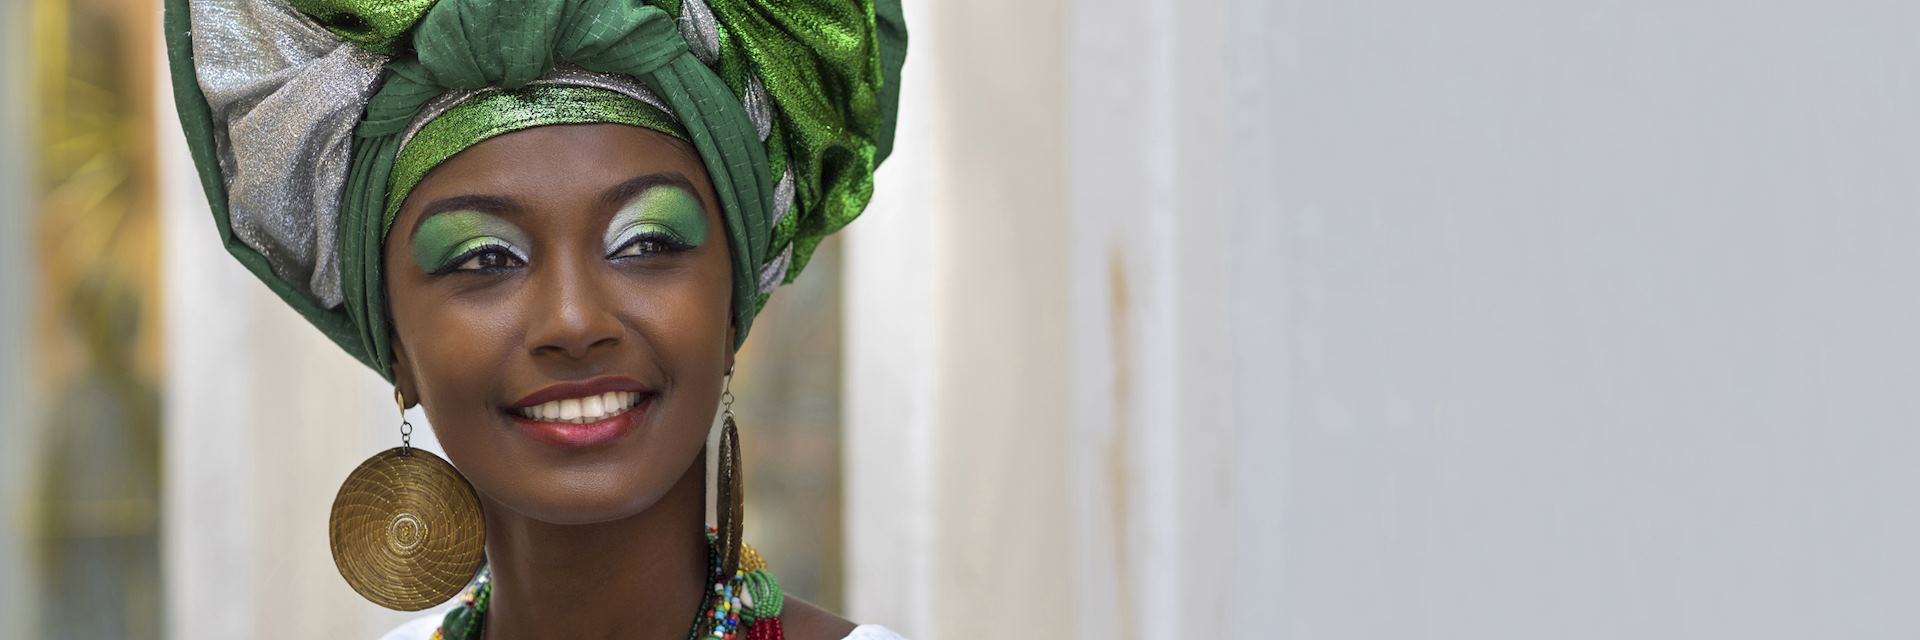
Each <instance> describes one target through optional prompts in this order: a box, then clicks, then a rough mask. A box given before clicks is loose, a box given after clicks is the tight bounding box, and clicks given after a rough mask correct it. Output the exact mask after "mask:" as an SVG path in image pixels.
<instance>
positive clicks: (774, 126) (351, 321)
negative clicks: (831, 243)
mask: <svg viewBox="0 0 1920 640" xmlns="http://www.w3.org/2000/svg"><path fill="white" fill-rule="evenodd" d="M166 3H167V4H166V7H167V15H166V25H167V27H166V28H167V49H168V55H169V58H170V59H171V65H172V66H171V70H172V76H173V78H172V79H173V85H174V93H175V101H176V106H177V107H178V109H179V111H180V119H181V124H182V126H183V128H184V129H185V130H186V133H187V141H188V147H189V149H190V150H191V151H192V153H193V157H194V161H195V164H196V165H197V166H198V168H199V171H200V178H201V183H202V187H203V188H204V189H205V190H206V193H207V198H208V201H209V203H210V204H211V205H212V209H213V216H214V221H215V224H216V226H217V227H218V230H219V232H220V234H221V238H222V241H223V243H224V244H225V246H226V248H227V250H228V252H229V253H232V254H233V255H234V257H235V258H237V259H238V260H239V261H240V262H241V263H242V264H244V265H245V266H246V267H247V268H248V269H249V270H250V271H252V272H253V273H254V275H256V276H258V277H259V278H260V279H261V280H262V281H264V282H265V283H266V284H267V286H268V287H269V288H271V289H272V290H273V291H274V292H275V293H276V294H278V295H279V296H280V297H281V298H282V299H283V300H285V301H286V302H287V303H288V304H290V305H292V306H293V307H294V309H295V310H297V311H299V312H300V314H301V315H302V316H304V317H305V318H306V319H307V320H308V321H309V322H312V323H313V324H314V326H316V327H318V328H319V329H320V330H321V331H322V332H323V333H325V334H326V335H327V336H328V337H329V338H331V339H332V340H333V341H334V342H335V343H337V344H339V345H340V346H341V347H342V348H344V349H346V350H347V352H348V353H351V354H352V355H354V356H355V357H356V358H358V359H359V360H361V361H362V362H364V363H366V364H367V365H368V366H370V367H372V368H374V369H375V370H376V371H379V372H380V373H381V374H382V375H384V376H386V377H388V378H389V379H391V378H392V370H391V364H392V356H391V348H390V345H389V344H388V338H389V336H388V331H389V329H388V320H387V311H386V303H385V300H384V298H383V296H384V294H385V292H384V288H383V286H382V266H383V265H382V264H381V257H382V252H381V247H382V244H383V243H384V241H385V237H386V233H387V231H388V229H389V227H390V226H391V224H392V221H393V216H394V215H395V213H396V212H397V211H398V209H399V206H400V203H401V202H403V201H404V200H405V198H406V195H407V193H409V192H410V191H411V190H412V188H413V187H414V186H415V185H417V184H418V183H419V181H420V180H421V179H422V178H424V177H425V175H426V173H427V172H428V171H431V170H432V168H433V167H434V166H436V165H438V164H439V163H440V162H442V161H444V160H446V159H447V158H449V157H452V156H453V155H454V154H457V153H458V152H459V151H461V150H463V149H465V148H467V147H470V146H472V145H473V144H477V143H479V142H480V141H482V140H485V139H487V138H489V137H491V136H494V135H500V134H503V133H507V132H510V131H515V130H519V129H524V128H528V127H534V126H543V125H550V124H575V123H587V122H614V123H621V124H629V125H634V126H641V127H646V128H649V129H653V130H655V131H660V132H663V133H666V134H668V135H673V136H676V137H679V138H681V139H683V140H686V141H688V142H690V143H692V145H693V147H694V148H695V149H696V150H697V151H698V152H699V154H700V158H701V161H702V162H703V164H704V165H705V166H706V169H707V173H708V177H709V178H710V179H711V180H712V183H713V185H714V188H715V191H716V192H717V193H718V195H719V199H720V205H721V209H722V218H723V219H724V220H725V223H726V231H727V233H726V236H727V242H728V246H729V249H730V252H731V255H732V260H733V265H732V266H733V292H732V294H733V322H734V325H735V327H736V329H737V331H736V339H737V340H741V341H744V340H745V338H746V335H747V330H748V329H749V327H750V326H751V325H752V322H753V317H754V315H755V314H756V313H757V312H758V311H759V309H760V307H761V306H762V305H764V304H765V303H766V300H767V296H768V295H770V294H771V293H772V291H773V289H774V288H775V287H777V286H779V285H780V284H783V283H785V282H790V281H791V280H792V279H793V278H794V277H795V276H796V275H798V274H799V272H800V270H801V269H802V268H804V267H805V266H806V263H807V260H808V257H809V256H811V254H812V252H813V249H814V248H815V247H816V246H817V245H818V244H819V242H820V240H821V239H822V238H823V237H825V236H826V235H827V234H829V233H832V232H834V231H836V230H838V229H839V228H840V227H842V226H844V225H845V224H846V223H847V222H849V221H851V220H852V219H853V218H854V217H856V216H858V215H859V214H860V212H861V210H862V209H864V208H865V206H866V204H867V201H868V199H869V198H870V197H871V195H872V191H873V172H874V169H875V168H877V167H878V166H879V164H880V162H881V161H882V160H884V159H885V158H886V156H887V155H888V153H889V152H890V151H891V149H892V139H893V125H894V114H895V107H896V105H897V103H898V98H899V70H900V66H901V63H902V62H903V61H904V57H905V45H906V32H905V29H904V25H903V24H902V22H901V20H900V12H899V5H898V0H844V1H829V0H791V1H779V0H761V1H754V0H166ZM736 346H737V345H736Z"/></svg>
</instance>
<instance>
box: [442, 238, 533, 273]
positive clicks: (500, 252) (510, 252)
mask: <svg viewBox="0 0 1920 640" xmlns="http://www.w3.org/2000/svg"><path fill="white" fill-rule="evenodd" d="M525 266H527V256H526V255H525V254H524V253H522V252H520V251H519V250H517V249H515V248H514V247H513V245H511V244H508V243H507V242H506V241H504V240H500V239H498V238H475V239H473V240H470V241H467V242H466V243H463V244H462V245H461V246H460V248H459V249H456V250H455V252H454V255H453V257H451V258H448V259H447V260H445V261H443V262H441V264H440V266H439V267H438V268H436V269H434V270H433V271H432V273H430V274H429V275H436V276H438V275H445V274H449V273H453V272H456V271H471V272H479V273H498V272H501V271H508V270H511V269H518V268H521V267H525Z"/></svg>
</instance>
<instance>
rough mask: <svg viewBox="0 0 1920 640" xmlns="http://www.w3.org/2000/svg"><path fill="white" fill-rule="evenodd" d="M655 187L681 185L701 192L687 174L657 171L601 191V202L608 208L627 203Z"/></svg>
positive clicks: (691, 191)
mask: <svg viewBox="0 0 1920 640" xmlns="http://www.w3.org/2000/svg"><path fill="white" fill-rule="evenodd" d="M654 187H679V188H681V189H685V190H686V191H687V193H696V194H697V193H699V192H698V191H694V189H693V181H692V180H688V179H687V177H686V176H683V175H680V174H678V173H655V174H650V175H644V176H639V177H636V178H629V179H628V180H627V181H626V182H622V183H620V184H617V185H614V186H613V188H611V189H607V190H606V191H604V192H601V194H600V204H601V206H604V207H607V208H614V207H619V206H620V205H624V204H626V203H627V201H628V200H632V199H633V197H634V196H637V195H640V194H642V193H646V192H647V191H648V190H649V189H652V188H654Z"/></svg>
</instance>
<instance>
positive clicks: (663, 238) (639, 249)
mask: <svg viewBox="0 0 1920 640" xmlns="http://www.w3.org/2000/svg"><path fill="white" fill-rule="evenodd" d="M691 248H693V245H690V244H687V243H685V242H682V241H681V240H680V239H679V238H675V237H673V236H671V235H668V234H665V233H643V234H640V235H638V236H634V237H633V239H632V240H628V241H627V243H626V244H623V245H620V248H619V249H617V250H615V251H614V252H613V255H610V256H607V257H608V258H642V257H646V256H656V255H660V254H664V253H673V252H676V251H684V250H687V249H691Z"/></svg>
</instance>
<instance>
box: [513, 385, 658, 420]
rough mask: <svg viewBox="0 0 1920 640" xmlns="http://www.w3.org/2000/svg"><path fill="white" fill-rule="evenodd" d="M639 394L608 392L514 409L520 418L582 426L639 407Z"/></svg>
mask: <svg viewBox="0 0 1920 640" xmlns="http://www.w3.org/2000/svg"><path fill="white" fill-rule="evenodd" d="M639 402H640V394H639V393H636V392H632V391H608V392H606V393H602V394H600V395H594V396H587V397H585V398H568V399H565V400H554V401H552V402H543V403H540V404H538V405H534V406H531V407H523V408H521V409H518V410H516V411H515V412H516V413H519V414H520V416H521V417H523V418H531V419H534V420H540V421H544V422H572V423H575V424H585V423H588V422H594V421H598V420H605V419H607V418H610V417H613V416H616V415H620V414H622V413H626V411H627V410H628V409H632V408H633V406H634V405H636V404H639Z"/></svg>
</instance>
